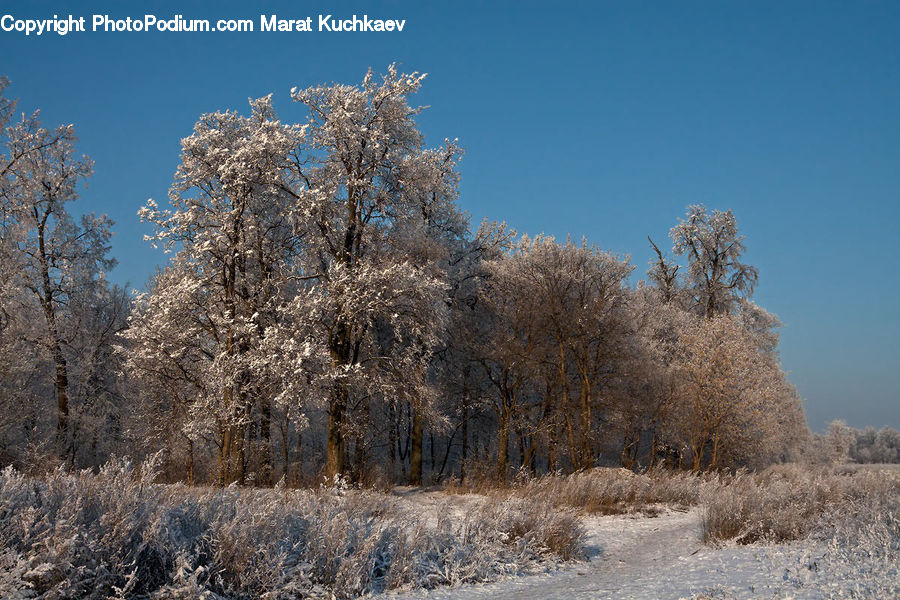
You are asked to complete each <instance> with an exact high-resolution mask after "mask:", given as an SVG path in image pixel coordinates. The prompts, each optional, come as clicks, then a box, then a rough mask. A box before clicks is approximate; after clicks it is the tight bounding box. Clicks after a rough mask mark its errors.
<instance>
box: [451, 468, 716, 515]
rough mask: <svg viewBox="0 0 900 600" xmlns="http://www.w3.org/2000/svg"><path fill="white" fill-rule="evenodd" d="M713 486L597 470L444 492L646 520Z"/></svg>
mask: <svg viewBox="0 0 900 600" xmlns="http://www.w3.org/2000/svg"><path fill="white" fill-rule="evenodd" d="M719 480H720V476H718V475H703V476H697V475H694V474H691V473H687V472H676V471H664V470H656V471H649V472H646V473H634V472H632V471H629V470H627V469H609V468H597V469H591V470H588V471H579V472H577V473H573V474H571V475H561V474H550V475H544V476H542V477H536V478H524V477H523V478H518V479H516V480H515V481H513V482H512V483H510V484H509V485H505V486H497V484H496V483H493V482H488V481H482V482H478V483H475V484H467V485H464V486H461V485H459V484H458V483H451V484H448V485H447V486H445V488H444V489H445V490H447V491H450V492H452V493H479V494H484V495H488V496H493V497H502V498H507V497H515V498H528V499H532V500H534V501H537V502H541V503H545V504H548V505H551V506H556V507H561V508H571V509H575V510H577V511H579V512H581V513H587V514H604V515H608V514H620V513H632V512H639V513H644V514H651V515H652V514H656V513H657V512H658V511H659V507H660V506H661V505H667V506H676V507H688V506H695V505H697V504H699V503H700V500H701V489H702V488H703V487H704V486H708V485H710V484H711V483H715V482H718V481H719Z"/></svg>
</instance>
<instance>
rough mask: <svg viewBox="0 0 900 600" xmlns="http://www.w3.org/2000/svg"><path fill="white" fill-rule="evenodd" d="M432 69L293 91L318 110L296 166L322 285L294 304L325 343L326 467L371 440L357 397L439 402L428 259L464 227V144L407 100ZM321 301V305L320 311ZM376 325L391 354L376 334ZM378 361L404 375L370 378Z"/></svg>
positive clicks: (338, 470)
mask: <svg viewBox="0 0 900 600" xmlns="http://www.w3.org/2000/svg"><path fill="white" fill-rule="evenodd" d="M423 78H424V75H419V74H417V73H412V74H403V73H400V72H399V71H398V70H397V69H396V67H395V66H393V65H391V66H390V67H389V68H388V72H387V73H386V74H385V75H384V76H383V77H381V78H379V77H377V76H375V75H374V74H373V72H372V71H371V70H370V71H369V72H368V73H367V74H366V76H365V78H364V79H363V81H362V84H361V85H358V86H349V85H325V86H314V87H309V88H306V89H294V90H292V97H293V98H294V100H295V101H296V102H298V103H300V104H302V105H303V106H305V107H306V109H307V110H308V111H309V121H308V123H307V125H306V126H307V128H308V138H307V139H308V144H306V146H305V150H306V153H305V155H304V157H303V158H302V159H301V160H297V161H296V162H295V163H294V165H293V169H294V175H295V177H296V180H297V182H299V184H300V186H299V189H298V190H297V192H296V195H297V197H298V199H300V201H303V202H304V203H305V205H306V206H308V216H309V220H310V222H311V227H310V231H311V236H310V238H309V247H308V249H307V253H308V256H309V259H310V270H309V273H308V275H307V276H308V277H310V278H313V281H315V284H314V290H315V292H316V293H313V294H312V296H310V295H306V296H304V295H300V296H298V300H297V301H296V302H295V309H296V310H295V311H294V314H295V315H297V314H300V313H306V312H309V313H310V314H313V315H316V319H317V321H318V322H317V323H316V328H317V330H318V335H320V336H321V338H320V339H319V340H318V341H319V342H320V343H321V344H323V345H324V346H323V347H324V349H325V350H326V351H327V353H328V361H327V372H326V373H325V377H324V378H323V379H322V380H323V381H329V382H330V385H329V388H330V389H329V391H328V400H327V404H328V429H327V446H326V467H325V472H326V475H327V476H333V475H335V474H344V473H346V472H347V460H346V456H345V455H346V450H347V449H346V447H345V440H346V438H347V436H348V434H350V435H351V436H353V437H355V438H356V440H355V444H356V447H357V448H361V447H362V446H363V445H364V444H365V441H364V439H362V437H361V436H359V435H358V434H353V433H352V432H351V431H350V430H351V425H352V424H351V423H349V422H348V421H347V413H348V410H350V409H351V408H353V407H357V406H358V407H359V408H360V409H361V411H362V413H361V415H362V419H363V421H364V422H365V421H366V420H367V417H366V412H367V410H368V409H367V408H366V405H367V404H368V400H367V398H369V397H371V398H379V397H382V398H383V397H385V396H386V395H393V394H401V395H402V394H403V393H408V394H410V396H411V398H412V399H414V400H415V403H416V405H417V406H416V410H417V411H426V410H428V408H429V406H430V404H431V403H430V402H429V401H428V398H429V390H428V385H427V383H428V382H427V378H426V377H425V371H426V367H427V362H428V356H429V354H430V352H431V350H432V349H433V348H434V346H435V345H436V343H437V342H438V339H437V337H436V336H437V335H438V332H439V331H440V329H441V328H442V326H443V316H442V314H443V311H444V310H445V307H446V303H445V302H444V301H443V300H441V299H440V298H441V297H442V296H443V294H444V293H445V292H444V291H443V287H444V283H443V275H442V274H441V272H440V269H435V268H434V266H433V264H432V263H433V262H434V261H424V262H423V261H422V260H421V259H422V258H428V251H426V252H425V254H422V252H423V250H425V249H426V248H427V247H429V246H430V245H432V244H433V243H434V241H435V234H436V233H437V232H439V231H440V230H441V229H442V228H447V227H449V228H450V229H451V230H452V229H454V228H456V227H458V224H457V222H458V219H459V217H458V215H457V213H456V211H455V209H454V208H453V205H452V202H453V200H454V199H455V194H456V174H455V173H456V172H455V165H456V160H457V157H458V154H459V148H458V147H457V146H456V145H455V144H453V143H450V142H448V143H447V145H446V146H445V147H444V148H442V149H439V150H426V149H425V148H424V146H423V138H422V134H421V133H420V132H419V130H418V128H417V126H416V122H415V117H416V115H418V114H419V112H420V111H421V109H420V108H416V107H413V106H411V105H410V104H409V101H408V98H409V96H410V95H411V94H414V93H415V92H416V91H418V89H419V87H420V86H421V83H422V80H423ZM437 237H440V236H437ZM372 294H375V295H372ZM313 300H315V301H321V302H322V306H321V308H323V309H324V310H321V311H319V310H313V308H314V307H312V306H309V304H308V303H309V302H310V301H313ZM303 318H304V319H307V317H303ZM379 327H380V328H382V331H380V332H378V333H379V335H380V336H381V338H382V341H384V340H385V339H387V340H388V341H389V342H390V345H391V347H392V348H393V349H392V351H391V353H390V355H389V354H386V353H385V352H383V351H382V350H378V349H376V348H377V346H376V344H374V338H373V336H374V335H375V334H376V329H378V328H379ZM382 348H383V347H382ZM388 356H394V357H396V358H399V359H400V360H390V361H388V360H386V358H387V357H388ZM374 366H379V367H380V368H381V369H382V373H383V374H384V375H385V377H384V378H382V379H381V380H380V381H381V382H387V381H394V382H398V383H399V382H403V385H394V386H391V387H389V388H382V389H378V388H377V387H372V385H371V383H373V382H372V380H371V379H370V376H367V375H366V374H367V373H370V370H369V369H370V368H371V367H374ZM387 375H390V377H387ZM361 384H363V385H361ZM404 390H405V392H404ZM361 399H365V400H361ZM360 458H361V459H362V458H363V457H362V456H360Z"/></svg>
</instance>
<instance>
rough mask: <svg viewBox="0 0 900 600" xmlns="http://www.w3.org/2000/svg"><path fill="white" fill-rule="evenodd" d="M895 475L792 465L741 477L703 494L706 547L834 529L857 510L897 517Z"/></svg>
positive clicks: (898, 481) (899, 482)
mask: <svg viewBox="0 0 900 600" xmlns="http://www.w3.org/2000/svg"><path fill="white" fill-rule="evenodd" d="M898 498H900V470H897V469H893V468H886V469H876V468H864V469H848V468H841V467H811V466H802V465H796V464H788V465H780V466H775V467H770V468H769V469H767V470H765V471H763V472H761V473H756V474H752V473H747V472H741V473H738V474H737V475H735V476H734V477H730V478H723V479H722V480H721V481H719V482H718V483H717V484H714V485H709V486H707V487H706V488H705V489H704V498H703V507H704V514H703V534H704V540H705V541H707V542H718V541H724V540H735V541H736V542H738V543H745V544H746V543H752V542H755V541H757V540H765V541H773V542H782V541H788V540H796V539H801V538H803V537H806V536H807V535H809V534H811V533H813V532H816V531H818V532H821V531H826V530H830V529H834V527H835V526H836V524H837V523H843V522H845V521H846V520H847V518H848V516H850V515H853V514H855V513H856V510H857V505H858V504H859V503H863V504H865V505H867V506H868V507H869V509H870V511H871V512H872V514H880V513H884V514H889V513H890V511H891V510H893V511H894V514H897V508H898V506H897V503H898V502H900V500H898Z"/></svg>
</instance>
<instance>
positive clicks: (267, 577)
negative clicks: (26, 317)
mask: <svg viewBox="0 0 900 600" xmlns="http://www.w3.org/2000/svg"><path fill="white" fill-rule="evenodd" d="M151 477H152V476H151V474H150V473H149V471H147V470H145V471H143V472H141V471H140V470H135V469H134V468H132V466H131V464H130V463H129V462H128V461H117V462H113V463H110V464H108V465H107V466H105V467H104V468H103V469H102V470H101V471H100V473H99V474H97V475H94V474H91V473H88V472H82V473H76V474H67V473H64V472H63V471H56V472H54V473H52V474H50V475H48V476H46V477H43V478H40V479H34V478H29V477H27V476H25V475H23V474H20V473H18V472H16V471H14V470H13V469H11V468H7V469H5V470H4V471H2V473H0V597H3V598H48V599H49V598H98V599H99V598H108V597H110V596H116V597H119V596H123V597H144V598H156V599H163V598H165V599H176V598H184V599H188V598H208V599H214V598H234V599H238V598H265V599H269V600H275V599H281V598H332V597H337V598H350V597H357V596H360V595H363V594H366V593H372V592H379V591H382V590H385V589H390V588H398V587H408V588H413V587H424V588H430V587H435V586H438V585H453V584H457V583H462V582H478V581H486V580H490V579H494V578H496V577H498V576H500V575H504V574H511V573H517V572H522V571H534V570H541V569H545V568H547V567H548V566H550V565H552V564H554V563H555V562H556V561H559V560H569V559H573V558H577V557H578V556H579V555H580V552H581V544H582V532H581V529H580V526H579V525H578V522H577V520H576V519H575V518H574V516H573V515H572V514H571V513H570V512H566V511H562V512H559V511H554V510H548V509H547V507H546V506H544V505H541V504H539V503H535V502H533V501H532V502H524V501H520V500H515V499H510V500H508V501H505V502H501V503H491V502H489V501H487V500H485V499H481V500H475V501H473V504H472V505H471V506H470V507H469V508H468V509H467V510H466V511H465V513H464V514H463V518H462V519H461V520H458V519H450V518H449V517H448V514H449V513H448V510H447V509H444V510H443V511H442V514H440V515H439V516H438V518H433V515H423V514H419V513H416V512H415V511H410V510H403V509H402V507H400V506H398V503H397V502H396V498H395V497H393V496H389V495H386V494H382V493H377V492H372V491H365V490H357V489H351V488H348V487H347V486H345V485H341V484H339V485H336V486H331V487H322V488H320V489H318V490H287V489H278V488H276V489H246V488H238V487H235V486H231V487H228V488H224V489H195V488H188V487H185V486H183V485H171V486H164V485H155V484H152V483H151V482H150V480H151Z"/></svg>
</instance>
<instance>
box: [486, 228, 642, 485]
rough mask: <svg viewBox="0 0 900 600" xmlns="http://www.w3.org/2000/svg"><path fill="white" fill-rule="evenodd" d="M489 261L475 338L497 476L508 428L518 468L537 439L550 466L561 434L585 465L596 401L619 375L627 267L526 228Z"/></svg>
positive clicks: (573, 457)
mask: <svg viewBox="0 0 900 600" xmlns="http://www.w3.org/2000/svg"><path fill="white" fill-rule="evenodd" d="M486 267H487V274H486V277H485V284H484V288H483V297H482V302H483V304H484V306H485V309H486V318H485V321H484V327H483V329H484V330H483V331H479V332H478V333H477V334H475V337H477V338H478V339H479V340H480V342H479V343H478V348H477V349H476V353H477V355H478V356H479V357H480V362H481V364H482V367H483V368H484V370H485V372H486V374H487V377H488V378H489V380H490V381H491V383H492V385H493V388H494V393H493V394H492V395H491V396H490V397H491V398H492V402H491V403H490V404H491V406H492V408H493V410H494V412H495V415H496V418H497V424H498V425H497V426H498V437H497V448H498V461H497V471H498V474H499V475H500V476H503V475H504V473H505V471H506V468H507V465H508V448H509V443H510V436H511V435H516V436H518V438H519V439H518V442H519V448H520V452H519V454H520V455H521V456H520V460H521V461H522V464H523V466H524V465H529V464H531V462H532V459H533V458H534V456H535V454H536V452H537V450H538V447H539V446H542V447H543V448H544V449H545V450H546V452H547V453H548V461H549V463H550V464H555V463H556V461H557V456H556V453H557V451H558V447H559V446H561V442H562V440H563V439H565V440H567V444H566V447H568V450H569V456H568V458H569V463H570V465H571V466H573V467H584V466H590V465H591V464H592V463H593V460H594V456H595V442H596V437H597V435H596V434H597V432H596V430H595V420H596V412H597V408H598V399H599V398H601V397H602V396H603V395H604V393H606V392H607V389H606V387H607V386H608V385H609V381H610V379H611V378H613V377H615V376H616V375H618V374H619V373H618V372H617V366H618V361H619V358H620V351H621V350H622V349H623V348H624V347H625V344H623V340H624V338H625V336H626V335H627V334H626V330H627V325H626V324H625V322H626V320H627V313H626V311H625V304H626V289H625V286H624V280H625V278H626V277H627V276H628V274H629V273H630V272H631V266H630V265H629V264H628V262H627V261H625V260H621V259H619V258H618V257H616V256H614V255H611V254H609V253H606V252H603V251H601V250H599V249H598V248H596V247H592V246H588V245H587V244H586V243H582V244H580V245H579V244H575V243H573V242H572V241H571V240H568V241H567V242H566V243H565V244H561V243H557V242H556V241H555V240H554V239H553V238H551V237H546V236H538V237H535V238H529V237H527V236H525V237H523V238H522V239H521V240H520V241H519V242H518V244H517V245H516V246H515V247H514V249H513V251H512V252H511V253H510V254H509V255H506V256H502V257H500V258H497V259H495V260H493V261H490V262H489V263H487V265H486ZM540 374H543V377H541V376H540Z"/></svg>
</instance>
